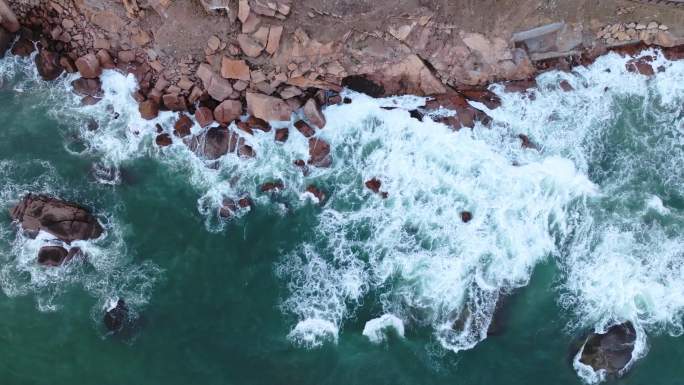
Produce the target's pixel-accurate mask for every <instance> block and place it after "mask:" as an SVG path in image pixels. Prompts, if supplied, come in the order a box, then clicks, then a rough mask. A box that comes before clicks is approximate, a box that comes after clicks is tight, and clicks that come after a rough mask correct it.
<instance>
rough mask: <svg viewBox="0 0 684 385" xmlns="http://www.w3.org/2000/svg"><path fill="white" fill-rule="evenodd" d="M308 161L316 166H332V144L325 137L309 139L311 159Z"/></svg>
mask: <svg viewBox="0 0 684 385" xmlns="http://www.w3.org/2000/svg"><path fill="white" fill-rule="evenodd" d="M308 163H309V164H310V165H312V166H316V167H330V165H331V164H332V158H331V157H330V145H329V144H328V142H326V141H324V140H323V139H318V138H310V139H309V161H308Z"/></svg>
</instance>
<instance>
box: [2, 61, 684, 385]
mask: <svg viewBox="0 0 684 385" xmlns="http://www.w3.org/2000/svg"><path fill="white" fill-rule="evenodd" d="M648 53H649V54H652V55H654V56H656V59H655V61H654V62H653V63H652V64H653V66H654V68H656V67H660V68H662V73H659V74H657V75H656V76H654V77H652V78H647V77H645V76H641V75H638V74H633V73H629V72H628V71H626V69H625V63H626V61H627V60H628V58H623V57H620V56H619V55H617V54H608V55H606V56H604V57H601V58H599V59H598V60H597V61H596V62H595V63H594V64H592V65H591V66H589V67H578V68H575V69H574V70H573V71H571V72H558V71H553V72H548V73H544V74H542V75H540V76H539V77H538V79H537V82H538V88H537V89H535V90H531V91H529V92H527V93H505V92H504V91H503V86H501V85H494V86H493V87H492V89H493V90H494V91H495V92H496V93H498V94H499V95H500V96H501V99H502V106H501V107H500V108H497V109H495V110H491V111H489V110H488V111H487V112H488V114H489V115H491V116H492V118H493V122H492V126H491V128H489V127H484V126H481V125H479V124H478V125H477V126H476V127H475V128H474V129H461V130H460V131H457V132H454V131H452V130H451V129H449V128H448V127H446V126H445V125H443V124H440V123H436V122H433V121H432V120H431V119H430V118H429V116H426V117H425V118H424V119H423V121H419V120H417V119H414V118H412V117H411V116H410V114H409V112H408V111H409V110H412V109H415V108H419V107H420V106H422V105H423V104H424V101H425V99H424V98H418V97H412V96H406V97H393V98H385V99H372V98H370V97H367V96H365V95H362V94H356V93H354V92H350V91H345V92H344V96H345V97H349V98H350V99H351V100H352V102H351V103H350V104H343V105H335V106H329V107H327V109H326V110H325V115H326V118H327V121H328V124H327V125H326V127H325V128H324V129H322V130H320V131H318V134H317V135H318V136H319V137H321V138H323V139H324V140H326V141H328V142H329V143H330V145H331V148H332V156H333V159H334V162H333V165H332V167H331V168H329V169H316V168H313V169H312V170H311V174H309V175H307V176H304V175H302V173H301V171H300V170H299V169H297V168H296V167H293V166H292V163H293V161H294V160H297V159H306V158H307V157H308V146H307V140H306V138H304V137H303V136H302V135H300V134H299V133H298V132H297V131H296V130H295V129H294V128H293V127H292V123H293V122H294V121H295V120H296V119H297V116H295V117H293V120H292V121H291V122H281V123H278V124H276V123H274V125H275V126H279V127H290V138H289V140H288V141H287V142H286V143H284V144H283V143H276V142H274V140H273V135H274V134H273V131H271V132H261V131H257V132H255V133H254V135H248V134H246V133H243V132H241V131H238V133H239V134H240V135H241V136H242V137H243V138H244V140H245V141H246V143H247V144H249V145H250V146H252V147H253V148H254V150H255V152H256V153H257V156H256V157H255V158H254V159H247V160H245V159H240V158H239V157H238V156H237V155H236V154H228V155H226V156H224V157H222V158H220V159H219V160H217V161H207V160H204V159H202V158H201V157H198V156H196V154H194V153H193V152H192V151H190V149H188V147H187V146H186V145H185V144H183V142H182V140H181V139H179V138H176V137H174V136H173V135H171V136H172V138H173V144H172V145H171V146H169V147H167V148H163V149H159V148H157V147H156V146H155V145H154V144H153V139H154V136H155V135H156V130H157V128H156V127H155V125H157V124H159V125H160V126H161V127H162V130H163V131H165V132H171V131H172V125H173V123H174V121H175V119H176V117H177V114H175V113H171V112H163V113H161V114H160V116H159V117H158V118H157V119H155V120H153V121H145V120H142V119H141V118H140V115H139V114H138V111H137V104H136V103H135V101H134V100H133V98H132V96H131V93H132V92H133V91H135V89H136V87H137V86H136V83H135V80H134V78H133V77H132V76H131V75H129V76H128V77H125V76H123V75H121V74H118V73H116V72H112V71H105V73H104V75H103V76H102V82H103V89H104V90H105V95H106V96H105V98H104V100H103V101H102V102H100V103H98V104H97V105H95V106H91V107H81V106H80V105H79V104H78V98H76V97H74V98H73V99H69V100H66V101H64V102H62V103H60V104H59V107H58V108H54V109H53V113H54V114H57V116H59V117H60V118H61V119H73V120H74V121H75V122H80V124H74V125H73V126H74V127H78V130H79V132H78V134H79V137H80V138H82V139H83V140H84V142H85V144H86V148H85V150H83V152H82V153H89V154H91V155H93V154H95V155H97V156H99V158H100V161H101V163H102V169H103V170H108V169H109V168H111V167H113V168H114V169H117V168H118V167H120V166H121V165H124V164H125V163H126V162H128V161H130V160H132V159H135V158H138V157H141V156H150V157H154V158H155V159H157V160H158V161H160V162H163V163H165V164H167V165H168V166H169V167H170V168H171V169H174V170H177V172H180V173H185V174H186V175H188V179H189V181H190V183H192V184H193V186H195V187H196V188H197V190H198V192H199V193H198V194H199V197H198V202H197V207H198V211H199V212H200V213H201V214H202V215H203V216H204V217H205V218H206V226H207V229H208V230H210V231H222V230H224V229H225V228H226V226H228V223H229V222H227V221H225V220H223V219H221V218H220V217H219V216H218V208H219V207H220V205H221V203H222V202H223V200H224V199H225V198H226V197H239V196H243V195H244V194H249V195H250V196H252V198H253V199H254V201H255V203H256V204H258V205H263V206H266V207H270V208H271V209H272V212H273V213H274V214H275V215H286V214H287V213H288V212H290V211H291V210H295V209H297V208H300V207H302V206H305V205H311V204H313V203H312V202H310V201H309V200H308V199H306V194H305V190H306V187H307V186H308V185H310V184H315V185H317V186H319V187H320V188H322V189H324V190H326V191H327V193H328V196H329V199H328V201H327V202H325V204H324V205H322V207H320V208H319V209H318V210H319V213H318V215H317V224H316V226H315V227H314V228H313V229H312V234H311V236H310V237H309V238H308V239H307V240H306V241H305V242H303V243H302V245H301V246H300V247H299V248H298V249H296V250H295V251H293V252H290V253H288V254H287V255H283V256H281V259H280V262H279V263H278V264H277V265H276V267H275V273H276V275H277V276H278V277H280V278H281V279H282V280H283V282H285V285H286V287H287V295H286V297H285V298H284V299H283V301H282V303H281V308H282V309H283V311H284V312H285V313H287V314H289V315H292V316H293V317H295V319H296V321H295V324H294V326H293V328H292V331H291V333H290V334H289V336H290V338H291V339H292V340H293V341H294V342H295V343H296V344H299V345H301V346H306V347H316V346H320V345H321V344H323V343H325V342H328V341H331V342H336V341H337V340H338V338H339V333H340V330H341V329H342V328H343V326H344V324H345V322H346V321H347V320H349V319H350V318H353V317H355V316H356V311H357V310H358V309H359V308H360V307H362V306H363V305H364V298H365V297H366V296H367V295H369V294H371V293H372V294H373V295H375V296H377V297H378V298H379V299H380V307H381V312H380V313H379V314H386V315H391V318H390V316H382V317H381V318H378V319H375V320H369V321H368V324H367V325H366V329H368V330H367V332H366V331H364V334H366V335H368V336H369V338H370V339H371V340H374V341H375V340H380V339H381V338H382V336H384V334H382V332H381V331H380V330H381V329H383V330H384V329H386V328H387V327H390V326H391V327H392V328H394V329H396V330H397V332H399V334H400V335H403V329H404V328H408V329H410V328H414V327H429V328H431V329H432V330H433V332H434V336H435V337H436V339H437V340H438V341H439V342H440V343H441V345H442V346H443V347H444V348H445V349H449V350H451V351H454V352H458V351H461V350H464V349H470V348H472V347H473V346H475V345H476V344H477V343H478V342H480V341H482V340H483V339H484V338H486V336H487V329H488V328H489V325H490V323H491V321H492V317H493V314H494V312H495V310H496V305H497V303H498V301H499V300H500V299H501V298H502V296H505V295H508V294H509V293H511V292H512V291H514V290H515V289H516V288H519V287H522V286H525V285H527V284H528V282H529V280H530V278H531V274H532V271H533V269H534V267H535V266H536V265H537V264H538V263H540V262H541V261H544V260H548V259H552V260H555V261H556V262H557V264H558V265H559V266H560V267H561V275H562V276H561V279H560V283H559V285H558V287H557V291H558V298H559V303H560V304H561V305H562V307H563V308H564V309H565V310H566V312H567V317H568V329H569V330H571V331H575V330H579V329H587V328H588V329H593V330H596V331H601V330H605V329H606V328H607V327H608V326H609V325H611V324H613V323H615V322H622V321H627V320H628V321H632V322H633V323H634V324H635V325H637V332H638V334H639V339H640V340H639V341H644V342H643V343H640V344H637V345H638V349H639V351H637V352H635V357H640V356H642V355H643V354H645V351H646V345H647V344H646V342H645V334H646V333H662V332H664V333H669V334H671V335H680V334H682V332H683V331H684V325H683V324H682V315H684V314H683V311H684V295H683V294H682V292H683V291H682V290H681V285H682V284H681V277H682V275H683V273H684V267H683V266H684V263H682V262H683V261H684V238H682V235H681V234H682V226H683V225H684V220H683V210H684V207H683V203H682V202H684V183H683V182H684V180H683V179H684V176H683V175H684V174H682V173H681V170H682V169H683V168H684V167H683V166H684V157H682V156H681V153H682V149H683V147H684V111H682V103H681V101H682V100H683V99H684V64H682V63H678V62H670V61H668V60H666V59H665V58H663V57H662V56H661V55H660V54H659V53H658V52H656V51H652V52H648ZM9 60H14V61H15V62H13V63H15V64H16V60H17V59H5V61H3V62H2V63H3V65H4V66H5V67H7V66H8V64H7V63H9ZM10 67H11V66H10ZM3 68H4V67H3ZM27 68H28V67H27ZM34 76H35V74H34ZM74 76H75V75H69V76H65V77H64V78H62V79H61V80H59V81H58V82H56V83H55V86H54V87H55V88H58V89H59V88H60V87H61V89H60V90H59V91H56V93H55V94H54V95H55V96H53V99H52V100H55V99H54V98H56V97H57V95H61V96H59V97H60V98H63V95H64V93H65V91H66V90H67V89H68V84H69V80H71V79H73V78H74ZM29 78H30V77H29ZM562 80H565V81H567V82H568V83H569V84H570V85H571V86H572V87H573V88H574V91H571V92H563V91H562V89H561V88H560V87H559V83H560V81H562ZM19 84H21V83H19ZM27 87H28V85H27ZM383 107H398V108H395V109H392V110H388V109H385V108H383ZM480 107H482V108H484V109H486V108H485V107H483V106H480ZM115 114H116V116H118V117H117V118H116V119H114V116H115ZM88 119H96V120H97V122H98V124H99V127H100V128H99V129H98V130H97V131H90V130H88V124H87V122H88ZM192 130H193V133H199V132H201V130H202V129H201V128H200V127H199V126H198V125H195V126H194V127H193V129H192ZM520 134H525V135H527V136H529V138H530V139H531V140H532V141H533V142H534V143H535V144H536V146H537V147H538V149H526V148H523V147H522V146H521V143H520V139H519V138H518V135H520ZM208 166H210V167H208ZM372 178H376V179H378V180H380V181H381V183H382V185H381V189H382V191H383V192H386V193H387V198H386V199H383V197H382V196H381V195H379V194H375V193H373V192H372V191H370V190H369V189H367V188H365V187H364V182H365V181H367V180H369V179H372ZM273 180H280V181H283V183H284V185H285V186H286V190H285V191H284V192H283V193H282V194H281V197H280V198H279V200H273V199H272V197H271V196H269V195H267V194H259V193H258V187H259V185H260V184H261V183H264V182H267V181H273ZM48 184H49V183H48ZM464 211H467V212H470V213H472V220H471V221H469V222H468V223H464V222H463V221H462V220H461V213H462V212H464ZM3 231H6V230H3ZM107 237H108V238H109V239H111V241H110V242H111V243H112V244H116V245H118V246H112V247H114V249H116V250H118V249H117V247H120V248H123V247H124V246H123V245H122V244H118V243H117V241H116V240H117V239H119V238H117V235H116V230H115V227H112V228H110V229H109V232H108V235H107ZM96 243H97V242H96ZM14 244H15V245H21V246H14V247H16V248H18V249H22V250H23V249H26V248H30V245H29V244H30V242H29V241H27V240H22V239H19V240H17V241H16V242H14ZM15 253H17V251H16V250H15ZM94 253H95V254H96V252H94ZM122 253H123V252H122ZM19 254H21V253H19ZM19 259H21V258H19ZM115 270H116V269H114V268H113V270H111V269H109V270H108V269H107V268H104V271H106V272H107V273H105V274H114V273H113V271H115ZM86 286H87V287H91V285H88V284H86ZM17 287H18V289H13V288H10V289H5V290H6V291H7V290H10V291H11V290H15V291H16V292H20V291H21V287H22V286H21V285H18V286H17ZM92 287H93V290H95V291H107V289H106V288H104V289H103V288H100V287H99V286H97V285H94V286H92ZM383 317H384V318H383ZM400 325H401V327H400ZM576 367H577V366H576ZM585 369H586V368H584V369H582V368H578V372H579V373H580V374H581V375H582V376H583V378H585V380H586V381H588V382H592V381H599V380H601V377H600V375H598V374H596V373H593V374H591V375H589V374H586V373H584V372H583V370H584V371H586V370H585ZM592 376H593V377H592Z"/></svg>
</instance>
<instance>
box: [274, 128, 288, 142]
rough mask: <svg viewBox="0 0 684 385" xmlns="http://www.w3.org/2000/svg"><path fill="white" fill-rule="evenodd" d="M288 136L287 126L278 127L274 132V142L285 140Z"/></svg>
mask: <svg viewBox="0 0 684 385" xmlns="http://www.w3.org/2000/svg"><path fill="white" fill-rule="evenodd" d="M289 137H290V130H289V129H288V128H287V127H283V128H279V129H277V130H276V132H275V140H276V142H287V139H288V138H289Z"/></svg>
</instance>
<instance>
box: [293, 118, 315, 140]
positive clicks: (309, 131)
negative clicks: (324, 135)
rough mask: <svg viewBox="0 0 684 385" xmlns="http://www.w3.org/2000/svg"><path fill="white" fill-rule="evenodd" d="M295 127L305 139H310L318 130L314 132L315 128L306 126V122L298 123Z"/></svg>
mask: <svg viewBox="0 0 684 385" xmlns="http://www.w3.org/2000/svg"><path fill="white" fill-rule="evenodd" d="M294 125H295V128H297V131H299V132H301V133H302V135H304V137H305V138H310V137H312V136H314V135H315V134H316V130H314V129H313V127H311V126H309V125H308V124H306V122H305V121H303V120H300V121H298V122H297V123H295V124H294Z"/></svg>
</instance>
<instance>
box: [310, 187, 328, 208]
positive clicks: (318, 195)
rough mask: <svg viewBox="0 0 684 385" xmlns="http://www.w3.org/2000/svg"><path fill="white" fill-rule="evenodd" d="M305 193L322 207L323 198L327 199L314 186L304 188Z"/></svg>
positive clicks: (321, 191)
mask: <svg viewBox="0 0 684 385" xmlns="http://www.w3.org/2000/svg"><path fill="white" fill-rule="evenodd" d="M306 192H308V193H309V194H311V195H313V196H314V197H316V199H317V200H318V203H319V204H320V205H323V203H324V202H325V198H327V196H326V194H325V192H324V191H323V190H321V189H319V188H318V187H316V186H314V185H309V187H307V188H306Z"/></svg>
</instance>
